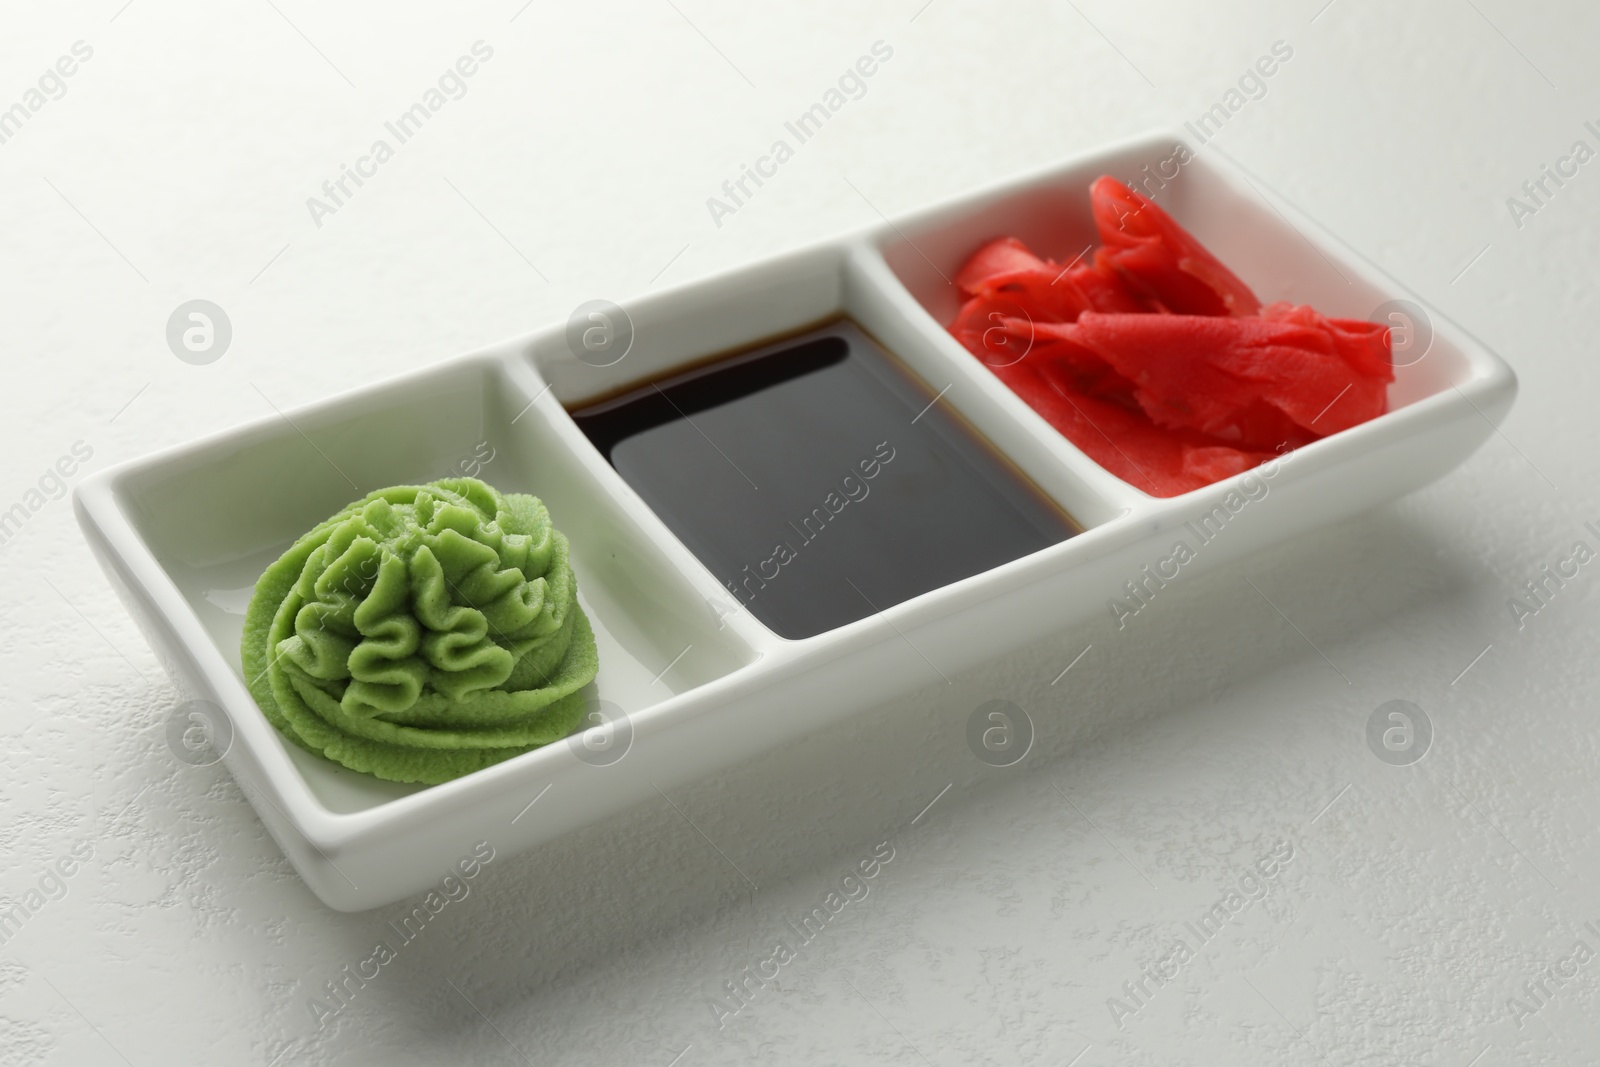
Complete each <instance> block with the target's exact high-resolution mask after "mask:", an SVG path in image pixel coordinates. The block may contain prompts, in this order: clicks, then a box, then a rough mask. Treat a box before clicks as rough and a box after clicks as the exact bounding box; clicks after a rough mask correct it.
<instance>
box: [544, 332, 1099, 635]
mask: <svg viewBox="0 0 1600 1067" xmlns="http://www.w3.org/2000/svg"><path fill="white" fill-rule="evenodd" d="M572 417H573V419H574V421H576V422H577V424H578V426H579V427H580V428H582V430H583V431H584V433H585V434H586V435H587V436H588V438H589V440H590V441H592V442H593V443H594V445H595V447H596V448H598V449H599V450H600V451H601V453H602V454H603V455H605V457H606V458H607V459H608V460H609V461H610V462H611V464H612V466H613V467H615V468H616V470H617V471H618V473H620V474H621V475H622V477H623V478H624V479H625V480H626V481H627V482H628V484H629V485H631V486H632V487H633V488H634V489H635V490H636V491H637V492H638V493H639V495H640V496H641V497H643V498H644V500H645V501H646V502H647V503H648V504H649V505H650V506H651V507H652V508H653V509H654V510H655V511H656V513H657V514H658V515H659V516H660V517H661V518H662V520H663V521H664V522H665V523H666V524H667V526H668V527H669V528H670V529H671V530H672V531H673V533H675V534H677V536H678V537H679V538H681V539H682V540H683V542H684V544H686V545H687V546H688V547H689V549H690V550H691V551H692V552H694V554H695V555H696V556H697V557H699V559H700V561H701V562H702V563H704V564H705V565H706V567H708V568H709V569H710V570H711V572H712V573H713V574H715V575H716V576H717V578H718V580H720V581H721V582H722V583H723V585H724V587H726V588H727V589H728V591H729V593H730V594H731V595H732V596H734V597H735V598H736V599H737V600H738V601H739V602H740V603H741V604H743V605H745V607H746V608H747V609H748V610H749V611H750V613H751V614H753V615H754V616H755V617H756V618H758V619H760V620H761V621H762V622H763V623H764V624H766V625H767V626H768V627H769V628H770V629H772V630H773V631H774V632H775V633H777V634H779V635H781V636H783V637H786V638H791V639H799V638H805V637H810V636H813V635H815V634H819V633H822V632H824V631H826V630H831V629H833V628H835V627H838V626H843V625H845V624H846V623H850V622H854V621H856V620H857V619H861V618H865V617H866V616H869V615H872V614H875V613H876V612H878V611H882V610H883V609H885V608H888V607H891V606H893V605H895V604H898V603H900V602H902V601H904V600H908V599H910V598H911V597H914V596H917V595H919V594H921V593H925V592H928V591H929V590H932V589H937V588H939V587H940V586H943V585H948V584H949V583H951V582H954V581H958V580H960V579H962V578H966V577H969V576H971V575H974V574H978V573H980V572H982V571H985V570H988V569H989V568H991V567H995V566H997V565H999V564H1001V563H1006V562H1008V561H1010V560H1013V559H1017V558H1019V557H1021V556H1025V555H1028V554H1029V553H1032V552H1036V551H1038V550H1039V549H1042V548H1045V547H1047V546H1049V545H1052V544H1055V543H1057V542H1059V541H1063V540H1065V539H1067V538H1068V537H1071V536H1072V535H1073V534H1074V533H1076V532H1077V527H1076V526H1075V525H1074V524H1073V522H1072V520H1071V519H1070V518H1069V517H1068V516H1067V515H1066V514H1064V513H1063V512H1062V511H1061V510H1060V509H1059V508H1057V507H1056V506H1055V505H1054V504H1053V503H1051V502H1050V501H1048V500H1047V499H1045V498H1044V496H1043V495H1042V494H1040V493H1039V491H1038V490H1037V489H1036V488H1035V487H1034V486H1033V485H1032V484H1031V483H1029V482H1028V481H1026V480H1025V479H1024V478H1023V477H1022V476H1021V475H1020V474H1019V473H1018V472H1017V471H1016V470H1015V469H1014V468H1013V467H1012V466H1011V465H1010V463H1008V462H1007V461H1006V460H1005V459H1004V458H1003V457H1002V456H1001V455H999V454H998V453H997V452H996V451H995V450H994V448H993V446H991V445H990V444H989V443H988V442H987V441H985V440H984V439H982V438H981V437H979V436H978V435H977V434H975V433H974V432H973V431H972V430H971V429H970V428H969V427H968V426H967V425H966V424H965V423H964V422H962V421H961V420H960V419H959V418H958V417H956V416H955V415H954V414H952V413H951V412H950V410H949V409H948V406H947V405H946V404H945V403H943V402H941V401H938V400H936V393H935V391H934V390H931V389H929V388H927V387H926V386H925V385H924V384H923V383H922V382H921V381H920V380H918V379H916V378H915V377H913V376H912V375H911V374H910V373H909V372H908V371H907V370H906V369H905V368H904V367H902V366H901V365H900V363H899V361H898V360H896V359H894V358H893V357H892V356H890V355H889V354H888V353H887V352H885V351H884V350H883V349H882V348H881V347H879V345H878V344H877V343H876V342H875V341H873V340H872V339H871V338H870V337H868V336H867V334H866V333H865V332H864V331H862V330H861V328H860V327H858V326H857V325H855V324H854V323H853V322H850V321H848V320H838V321H835V322H832V323H829V324H827V325H825V326H822V327H820V328H818V329H814V330H811V331H808V332H806V333H804V334H802V335H800V336H797V337H790V338H787V339H785V340H782V341H778V342H774V343H771V344H766V345H762V346H760V347H757V348H754V349H751V350H748V351H746V352H743V353H740V354H736V355H732V356H729V357H727V358H725V359H720V360H717V361H715V362H713V363H710V364H708V365H705V366H702V367H698V368H695V369H693V370H690V371H688V372H686V373H683V374H680V375H677V376H675V377H672V378H669V379H666V380H663V381H660V382H656V383H652V384H649V385H645V386H643V387H640V388H637V389H634V390H631V391H629V392H627V393H624V394H622V395H620V396H616V397H613V398H611V399H608V400H605V401H602V402H600V403H597V404H592V405H589V406H587V407H584V408H581V409H579V410H577V411H574V412H573V413H572Z"/></svg>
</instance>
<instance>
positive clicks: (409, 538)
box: [242, 478, 599, 783]
mask: <svg viewBox="0 0 1600 1067" xmlns="http://www.w3.org/2000/svg"><path fill="white" fill-rule="evenodd" d="M242 651H243V660H244V670H245V677H246V678H247V679H248V680H249V685H250V692H251V694H252V695H253V696H254V697H255V699H256V702H257V703H258V704H259V705H260V706H261V710H262V711H263V712H264V713H265V714H266V716H267V718H268V719H269V720H271V722H272V724H273V725H274V726H276V727H277V728H278V729H279V730H281V731H283V733H284V734H286V735H287V736H288V737H290V738H291V739H292V740H294V741H295V742H296V743H298V744H300V745H301V746H303V747H305V748H307V749H310V750H311V751H312V752H316V753H319V754H321V755H323V756H326V757H327V758H329V759H331V760H334V761H335V762H338V763H342V764H343V765H344V766H346V767H349V768H351V769H353V770H357V771H364V772H366V773H368V774H372V775H376V776H377V777H379V778H386V779H389V780H390V781H396V782H427V783H438V782H445V781H449V780H450V779H452V778H457V777H460V776H461V775H463V774H467V773H470V772H471V771H475V770H479V769H481V768H483V767H487V766H489V765H491V764H494V763H498V762H500V761H501V760H504V759H508V758H510V757H512V756H515V755H517V754H518V753H522V752H526V751H528V750H529V749H533V748H537V747H539V746H540V745H546V744H549V743H550V742H552V741H558V740H560V739H561V738H563V737H565V736H566V735H567V734H569V733H571V732H572V730H573V729H574V728H576V727H577V725H578V724H579V722H580V721H581V719H582V718H583V699H582V696H581V695H580V694H579V692H578V691H579V690H580V689H582V688H583V687H584V686H585V685H587V684H588V683H589V682H591V681H593V680H594V676H595V671H596V670H597V669H598V666H599V661H598V657H597V656H596V653H595V643H594V633H593V631H592V630H591V629H590V628H589V620H588V619H587V618H585V617H584V614H583V609H582V608H580V607H579V606H578V601H577V579H576V578H575V577H574V575H573V573H572V566H571V563H570V560H569V554H568V545H567V539H566V538H565V537H563V536H562V535H561V533H560V532H559V531H557V530H556V529H555V528H554V527H553V526H552V525H551V524H550V515H549V512H547V511H546V510H545V507H544V505H543V504H542V503H540V501H539V500H538V498H537V497H532V496H525V495H520V494H515V493H509V494H502V493H500V492H498V491H496V490H495V489H493V488H491V487H490V486H488V485H485V484H484V483H483V482H481V481H478V480H476V479H473V478H446V479H443V480H441V481H437V482H430V483H428V484H427V485H402V486H395V487H393V488H391V489H381V490H379V491H378V492H376V493H373V494H371V495H370V496H367V497H366V498H365V499H362V500H358V501H356V502H355V503H353V504H351V505H350V506H349V507H347V508H345V509H344V510H343V511H341V512H339V513H338V514H337V515H335V516H333V517H332V518H330V519H328V520H327V521H326V522H324V523H322V524H321V525H319V526H317V527H316V529H314V530H312V531H311V532H310V533H308V534H306V535H305V536H304V537H302V538H300V540H298V541H296V542H295V543H294V545H293V546H291V547H290V549H289V550H288V551H287V552H285V553H284V554H283V556H282V557H281V558H280V559H279V560H278V561H277V562H276V563H274V564H272V566H270V567H268V568H267V570H266V573H264V574H263V575H262V576H261V579H260V581H258V582H257V583H256V589H255V595H254V597H253V599H252V600H251V601H250V608H249V611H248V612H247V613H246V615H245V626H244V642H243V650H242Z"/></svg>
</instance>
